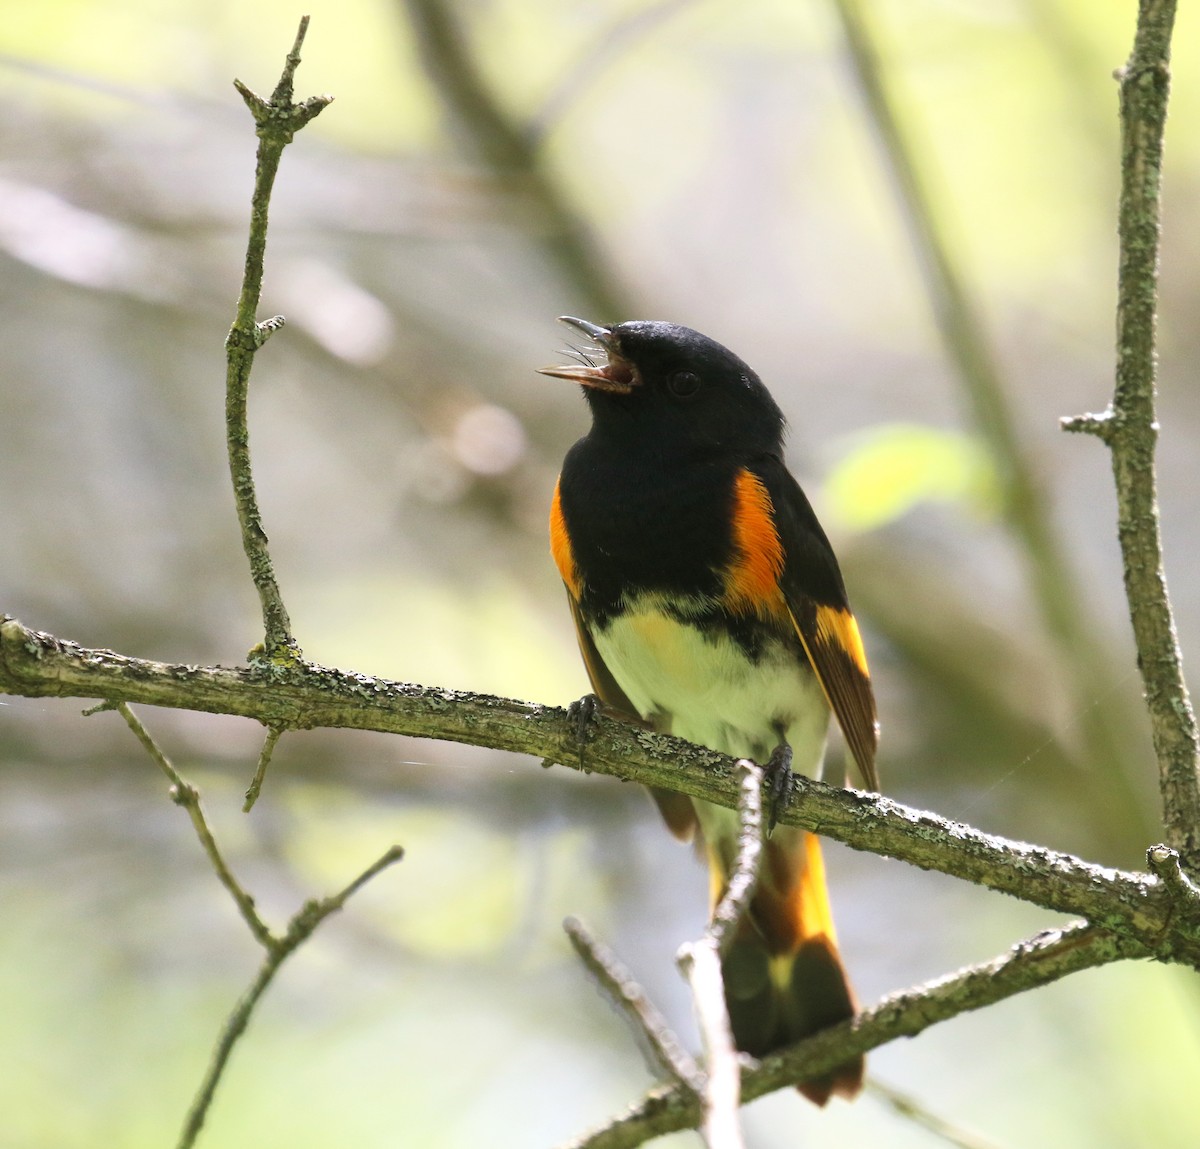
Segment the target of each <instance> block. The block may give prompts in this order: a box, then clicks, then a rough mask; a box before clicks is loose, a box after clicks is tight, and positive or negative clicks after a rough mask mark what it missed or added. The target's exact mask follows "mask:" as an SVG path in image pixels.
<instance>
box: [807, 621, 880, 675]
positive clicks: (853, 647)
mask: <svg viewBox="0 0 1200 1149" xmlns="http://www.w3.org/2000/svg"><path fill="white" fill-rule="evenodd" d="M817 638H818V639H819V640H820V641H822V642H827V643H830V644H831V645H833V646H837V647H840V648H841V649H842V650H844V651H845V652H846V654H848V655H849V656H850V660H851V661H852V662H853V663H854V665H855V666H857V667H858V669H859V671H860V672H861V673H862V674H863V675H864V676H865V677H868V678H869V677H870V675H871V672H870V671H869V670H868V669H867V652H866V651H865V650H864V649H863V640H862V635H861V634H860V633H859V630H858V622H857V620H856V619H855V617H854V615H852V614H851V613H850V612H849V611H848V610H846V609H845V608H843V607H840V606H819V607H817Z"/></svg>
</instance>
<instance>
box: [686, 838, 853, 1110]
mask: <svg viewBox="0 0 1200 1149" xmlns="http://www.w3.org/2000/svg"><path fill="white" fill-rule="evenodd" d="M708 854H709V864H710V866H711V871H712V880H713V896H714V905H715V904H716V899H717V898H719V897H720V895H721V894H722V893H723V892H724V888H725V883H726V881H727V876H728V873H727V865H728V861H729V859H728V858H727V856H726V855H727V851H725V850H722V849H720V848H719V847H718V848H716V849H714V848H713V844H711V843H710V844H709V847H708ZM723 973H724V979H725V998H726V1002H727V1004H728V1007H729V1020H730V1023H731V1025H732V1027H733V1038H734V1042H735V1043H736V1045H737V1047H738V1048H739V1049H741V1050H744V1051H745V1052H746V1053H749V1054H751V1055H752V1056H754V1057H762V1056H764V1055H765V1054H767V1053H771V1052H773V1051H774V1050H777V1049H781V1048H783V1047H784V1046H786V1045H790V1044H792V1043H793V1042H795V1041H799V1040H800V1039H801V1038H802V1037H807V1036H808V1035H809V1034H811V1033H815V1032H816V1031H817V1030H820V1029H825V1028H826V1027H827V1026H831V1025H836V1024H837V1023H838V1022H840V1021H845V1020H846V1019H848V1018H851V1017H853V1016H854V1014H855V1013H856V1012H857V1009H858V1003H857V1001H856V999H855V997H854V991H853V990H852V989H851V988H850V982H849V980H848V979H847V977H846V971H845V968H844V967H843V965H842V961H841V957H840V956H839V954H838V948H837V938H836V936H835V934H834V928H833V917H832V915H831V913H830V909H829V894H828V892H827V890H826V886H825V863H824V861H823V859H822V857H821V843H820V839H819V838H818V837H817V836H816V834H812V833H809V832H808V831H806V830H797V829H794V828H792V827H788V826H780V827H778V828H777V829H776V830H775V832H774V833H773V834H772V835H771V837H770V838H769V839H768V841H767V843H766V855H765V857H764V858H763V865H762V869H761V874H760V877H759V883H758V889H757V890H756V892H755V895H754V900H753V901H752V902H751V903H750V910H749V913H748V914H747V915H746V917H745V918H744V919H743V921H742V924H741V928H740V930H739V932H738V935H737V937H736V938H735V939H734V942H733V945H732V947H731V948H730V950H729V952H728V954H727V956H726V958H725V962H724V966H723ZM863 1073H864V1062H863V1058H862V1057H855V1058H853V1059H852V1060H850V1061H847V1062H846V1063H845V1064H844V1065H840V1066H838V1067H837V1068H836V1069H834V1070H833V1071H832V1072H830V1073H828V1074H826V1075H825V1076H824V1077H820V1078H817V1079H816V1080H813V1081H806V1082H804V1083H803V1084H801V1085H800V1087H799V1088H800V1091H801V1092H802V1093H803V1094H804V1095H805V1096H806V1097H808V1098H809V1099H810V1100H811V1101H814V1102H815V1103H816V1104H817V1105H824V1104H825V1103H826V1102H827V1101H828V1100H829V1098H830V1097H832V1096H833V1095H834V1094H835V1093H836V1094H837V1095H838V1096H840V1097H844V1098H846V1099H847V1100H849V1099H851V1098H853V1097H855V1096H856V1095H857V1094H858V1092H859V1090H861V1089H862V1083H863Z"/></svg>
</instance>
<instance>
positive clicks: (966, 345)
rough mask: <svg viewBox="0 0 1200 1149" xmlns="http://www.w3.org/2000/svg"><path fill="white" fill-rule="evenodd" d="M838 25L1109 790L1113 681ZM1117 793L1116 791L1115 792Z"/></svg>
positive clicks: (980, 354) (868, 79)
mask: <svg viewBox="0 0 1200 1149" xmlns="http://www.w3.org/2000/svg"><path fill="white" fill-rule="evenodd" d="M833 7H834V10H835V11H836V13H837V16H838V18H839V20H840V22H841V26H842V30H843V33H844V36H845V41H846V46H847V51H848V55H849V60H850V64H851V67H852V70H853V75H854V80H855V83H856V84H857V86H858V88H859V91H860V94H861V97H862V99H863V103H864V104H865V106H866V110H867V113H868V116H869V118H870V121H871V125H872V127H873V128H874V130H875V132H876V134H877V136H878V138H879V143H880V145H881V148H882V151H883V154H884V159H885V161H886V164H887V168H888V171H889V173H890V175H891V178H892V180H893V182H894V184H895V187H896V198H897V202H898V205H899V207H900V209H901V212H902V214H903V217H904V222H905V224H906V226H907V228H908V232H909V235H910V237H911V241H912V246H913V250H914V252H915V254H916V257H917V259H918V261H919V263H920V267H921V273H922V275H923V277H924V281H925V288H926V293H927V295H928V297H929V300H930V303H931V305H932V308H933V312H934V318H935V320H936V322H937V326H938V329H939V330H940V332H941V336H942V342H943V344H944V345H945V348H946V351H947V354H948V355H949V356H950V358H951V360H952V361H953V363H954V365H955V367H956V368H957V375H958V379H959V382H960V384H961V386H962V388H963V390H964V392H965V395H966V398H967V402H968V405H969V410H970V413H971V415H972V417H973V421H974V425H975V431H976V433H977V434H978V435H979V437H980V438H981V440H982V441H983V442H984V443H985V444H986V446H987V448H988V452H989V454H990V455H991V458H992V459H993V461H994V464H995V466H996V468H997V471H998V474H999V479H1000V487H1001V492H1002V497H1003V506H1004V513H1005V517H1006V519H1007V522H1008V526H1009V529H1010V530H1011V531H1012V533H1013V534H1014V535H1015V537H1016V538H1017V540H1018V541H1019V543H1020V544H1021V548H1022V550H1023V552H1024V557H1025V559H1026V562H1027V563H1028V569H1029V577H1030V581H1031V585H1032V588H1033V594H1034V598H1035V601H1036V602H1037V605H1038V609H1039V611H1040V613H1041V616H1042V619H1043V620H1044V623H1045V625H1046V628H1047V630H1048V632H1049V633H1050V635H1051V637H1052V638H1053V640H1054V642H1055V645H1056V646H1057V648H1058V651H1059V656H1060V659H1061V660H1062V664H1063V666H1064V668H1065V669H1067V671H1068V674H1069V676H1070V678H1071V680H1072V692H1073V696H1074V703H1075V708H1076V711H1077V712H1078V713H1080V714H1083V713H1085V712H1086V713H1088V715H1089V718H1088V722H1087V723H1086V724H1085V726H1084V731H1083V733H1084V737H1085V739H1086V747H1085V753H1086V757H1087V760H1088V762H1089V764H1090V765H1091V767H1092V768H1095V767H1096V766H1101V767H1102V768H1103V769H1104V770H1105V773H1106V775H1107V779H1106V782H1107V784H1108V785H1109V786H1110V787H1111V786H1114V785H1119V784H1120V782H1121V781H1122V780H1124V779H1125V778H1126V775H1125V774H1124V772H1123V760H1122V756H1121V753H1120V750H1121V746H1120V742H1121V739H1120V736H1119V734H1118V731H1119V729H1120V726H1121V721H1120V711H1119V710H1117V709H1115V708H1113V707H1111V706H1104V707H1095V705H1094V704H1095V702H1096V700H1097V699H1098V698H1102V697H1104V696H1106V695H1107V694H1108V693H1109V688H1110V686H1111V683H1112V677H1111V676H1110V675H1109V674H1107V673H1106V670H1105V668H1106V665H1107V662H1106V659H1105V657H1104V653H1103V651H1102V650H1101V648H1100V646H1099V645H1098V643H1097V642H1096V640H1095V637H1094V635H1093V628H1092V626H1091V623H1090V622H1089V620H1088V618H1087V615H1086V613H1085V612H1084V611H1083V610H1082V609H1081V607H1080V604H1081V603H1083V602H1085V601H1086V598H1085V597H1084V596H1083V595H1082V594H1081V593H1080V592H1079V588H1078V585H1077V582H1076V579H1075V577H1074V574H1073V572H1072V571H1071V568H1070V566H1069V564H1068V562H1067V560H1066V556H1065V555H1064V553H1063V549H1062V546H1061V545H1060V543H1059V541H1058V538H1057V536H1056V534H1055V531H1054V526H1053V523H1052V521H1051V518H1050V515H1049V513H1048V510H1047V502H1046V499H1045V496H1044V494H1043V492H1042V490H1041V489H1040V484H1039V482H1038V478H1037V474H1036V470H1035V468H1034V466H1033V464H1032V462H1031V460H1030V459H1029V458H1028V456H1027V454H1026V452H1025V450H1024V448H1023V446H1022V443H1021V436H1020V432H1019V429H1018V426H1017V421H1016V418H1015V415H1014V413H1013V409H1012V405H1011V404H1010V402H1009V399H1008V396H1007V394H1006V390H1005V386H1004V382H1003V380H1002V378H1001V375H1000V370H999V367H998V366H997V363H996V359H995V356H994V354H993V351H992V348H991V346H990V344H989V341H988V338H987V335H986V333H985V331H984V324H983V321H982V319H981V317H980V314H979V312H978V309H977V307H976V305H975V301H974V299H973V298H972V295H971V292H970V290H969V288H968V286H967V284H966V280H965V277H964V275H963V273H962V270H961V268H960V266H959V264H958V262H957V261H956V259H955V257H954V255H953V252H952V249H951V244H950V242H949V239H948V238H947V235H946V229H945V225H944V222H943V221H942V220H941V219H940V218H939V215H938V213H937V211H936V210H935V208H934V206H933V202H932V198H931V196H930V195H929V192H928V189H927V188H926V187H925V186H924V184H923V182H922V180H921V178H920V174H919V169H918V162H917V160H916V158H915V157H914V154H913V148H912V145H911V143H910V142H909V141H908V140H907V139H906V137H905V132H904V130H903V127H902V124H901V122H900V117H899V115H898V113H897V111H896V106H895V101H894V99H893V97H892V95H891V93H890V92H889V91H888V89H887V86H886V84H885V81H884V77H883V74H882V69H881V67H880V62H879V57H878V53H877V51H876V49H875V45H874V43H873V41H872V37H871V32H870V29H869V27H868V25H867V22H866V20H865V19H864V17H863V12H862V0H833ZM1122 789H1124V788H1122ZM1135 800H1136V799H1135V798H1134V797H1133V794H1132V791H1128V790H1126V791H1125V792H1120V791H1116V792H1113V793H1112V801H1113V803H1114V805H1116V806H1119V807H1121V808H1123V809H1125V810H1128V809H1131V808H1133V803H1134V802H1135Z"/></svg>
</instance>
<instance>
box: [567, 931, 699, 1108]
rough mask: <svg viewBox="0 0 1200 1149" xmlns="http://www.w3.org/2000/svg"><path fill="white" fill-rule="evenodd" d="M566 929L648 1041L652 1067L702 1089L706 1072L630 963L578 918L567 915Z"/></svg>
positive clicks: (590, 968) (610, 995)
mask: <svg viewBox="0 0 1200 1149" xmlns="http://www.w3.org/2000/svg"><path fill="white" fill-rule="evenodd" d="M563 929H565V930H566V931H567V937H569V938H570V939H571V944H572V946H574V947H575V952H576V953H577V954H578V955H579V957H580V958H581V959H582V961H583V964H584V965H585V966H586V967H587V969H588V971H589V972H590V973H591V974H592V976H593V977H594V978H595V979H596V980H597V981H598V982H599V983H600V986H601V987H602V988H603V990H604V992H605V994H606V996H607V997H608V999H609V1000H610V1001H612V1002H613V1003H614V1004H615V1005H616V1006H617V1008H618V1009H620V1011H621V1012H622V1013H623V1014H624V1015H625V1017H626V1018H628V1019H629V1021H630V1022H631V1023H632V1025H633V1027H634V1030H635V1032H636V1033H638V1034H639V1035H640V1037H641V1038H642V1040H643V1041H644V1042H645V1045H646V1049H647V1052H648V1053H649V1055H650V1059H651V1061H652V1062H653V1066H652V1068H653V1069H655V1070H657V1071H661V1072H662V1073H665V1074H666V1076H667V1077H669V1078H670V1079H671V1080H673V1081H678V1082H680V1083H681V1084H683V1085H686V1086H687V1087H688V1088H689V1089H691V1090H692V1091H693V1092H695V1093H699V1092H700V1090H701V1089H703V1088H704V1074H703V1073H702V1072H701V1071H700V1067H699V1066H698V1065H697V1064H696V1061H695V1059H694V1058H693V1057H692V1055H691V1054H690V1053H688V1052H687V1050H686V1049H684V1048H683V1046H682V1045H681V1044H680V1042H679V1038H678V1037H676V1036H675V1033H674V1031H673V1030H672V1029H671V1026H670V1024H669V1023H668V1021H667V1019H666V1018H665V1017H664V1016H663V1015H662V1013H661V1012H659V1010H658V1008H657V1007H656V1006H655V1004H654V1003H653V1002H652V1001H651V1000H650V999H649V998H648V997H647V996H646V991H645V990H644V989H643V988H642V987H641V986H640V985H639V984H638V982H637V980H636V979H635V978H634V976H633V973H632V972H631V971H630V969H629V967H628V966H626V965H625V964H624V962H622V961H621V959H620V958H618V957H617V955H616V954H615V953H613V951H612V950H611V949H609V947H608V946H606V945H604V944H603V943H602V942H599V941H597V940H596V939H595V938H594V937H593V936H592V934H591V933H590V931H589V930H588V929H587V928H586V927H585V926H584V925H583V923H582V922H581V921H579V919H578V918H567V920H566V921H564V922H563Z"/></svg>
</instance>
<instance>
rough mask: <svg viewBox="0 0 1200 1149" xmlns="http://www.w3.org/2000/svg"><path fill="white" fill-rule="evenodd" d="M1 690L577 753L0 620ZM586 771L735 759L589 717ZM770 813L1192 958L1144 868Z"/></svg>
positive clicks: (490, 718) (346, 680)
mask: <svg viewBox="0 0 1200 1149" xmlns="http://www.w3.org/2000/svg"><path fill="white" fill-rule="evenodd" d="M0 691H5V692H8V693H11V694H18V695H23V696H26V697H40V698H46V697H60V698H61V697H74V698H107V699H112V700H114V701H124V702H140V703H147V704H150V705H154V706H170V707H176V708H181V709H186V710H198V711H204V712H208V713H215V714H233V715H241V716H243V717H247V718H254V719H256V720H258V721H259V722H262V723H263V724H264V725H266V726H272V725H281V726H286V727H288V728H289V729H297V730H301V729H314V728H317V727H329V728H338V729H354V730H376V731H381V732H384V733H391V734H406V735H410V736H413V737H417V738H437V739H442V740H447V741H453V742H462V743H465V744H467V745H471V746H488V747H491V748H493V749H496V750H511V751H516V752H518V753H522V754H531V755H534V756H535V757H537V758H539V759H551V760H553V761H556V762H561V763H563V764H565V765H567V766H571V765H572V764H574V763H576V762H577V761H578V746H579V744H578V723H577V722H576V721H575V720H574V719H572V718H571V717H570V716H569V715H568V713H567V711H566V710H565V709H564V708H561V707H555V706H541V705H538V704H536V703H530V702H521V701H518V700H516V699H511V698H496V697H493V696H490V695H484V694H474V693H471V692H468V691H457V690H449V689H444V688H440V687H422V686H414V685H412V684H409V683H400V682H390V681H388V680H386V679H381V678H373V677H370V676H368V675H362V674H352V673H348V672H345V671H339V670H328V669H324V668H322V667H318V666H315V665H313V664H311V663H304V664H299V665H297V666H296V667H295V668H293V669H289V670H284V669H280V668H272V669H271V670H270V671H268V670H265V669H263V668H261V667H254V666H250V667H240V668H231V667H222V666H181V665H171V664H165V663H158V662H151V661H148V660H145V659H137V658H129V657H127V656H125V655H120V654H114V653H113V652H112V651H106V650H93V649H87V648H84V647H80V646H78V645H76V644H75V643H71V642H66V641H63V640H61V639H56V638H54V637H53V636H51V635H48V634H43V633H39V632H37V631H33V630H30V629H28V628H27V627H24V626H22V625H21V624H20V623H19V622H17V621H16V620H15V619H13V618H9V617H7V616H4V615H0ZM587 755H588V756H587V767H588V769H589V770H590V771H594V772H596V773H600V774H610V775H612V776H614V777H617V778H623V779H625V780H627V781H632V782H641V783H644V784H646V785H649V786H661V787H664V788H666V789H671V790H676V791H678V792H679V793H683V794H688V795H689V796H690V797H693V798H701V799H703V800H704V801H707V802H715V803H716V804H717V805H720V806H726V807H728V808H730V809H733V808H736V806H737V785H736V781H735V778H736V770H737V764H736V762H735V760H734V759H732V758H729V757H727V756H726V755H724V754H718V753H717V752H715V751H713V750H706V749H704V748H703V747H699V746H693V745H692V744H691V743H688V742H683V741H681V740H680V739H678V738H672V737H670V736H669V735H665V734H655V733H653V732H651V731H648V730H644V729H640V728H636V727H633V726H630V725H627V724H626V723H623V722H619V721H616V720H614V719H612V718H609V717H607V716H605V715H603V714H599V715H596V716H595V717H593V718H592V719H591V724H590V731H589V737H588V744H587ZM794 781H795V793H794V795H793V797H792V799H791V801H790V802H789V803H788V805H787V808H786V809H785V810H783V811H782V812H781V814H780V818H779V821H780V822H781V823H783V824H785V825H791V826H802V827H804V828H805V829H809V830H814V831H816V832H817V833H820V834H824V835H825V836H826V837H829V838H834V839H835V840H837V841H839V842H844V843H846V844H847V845H849V846H852V847H854V848H855V849H859V850H867V851H870V852H871V853H875V854H882V855H884V856H887V857H892V858H897V859H899V860H900V861H904V862H908V863H910V864H912V865H915V866H920V867H921V868H922V869H930V870H938V871H940V872H942V873H946V874H951V875H954V876H956V877H959V878H963V879H965V880H967V881H971V882H976V883H978V884H979V885H983V886H987V887H988V888H989V889H993V890H998V891H1000V892H1002V893H1006V894H1011V895H1012V896H1013V897H1016V898H1020V899H1022V900H1024V901H1028V902H1032V903H1033V904H1035V905H1040V906H1044V907H1045V908H1047V909H1052V910H1057V911H1060V912H1063V913H1068V914H1075V915H1081V916H1083V917H1087V918H1089V919H1090V920H1092V921H1093V922H1095V923H1096V924H1097V925H1100V926H1103V927H1104V928H1105V929H1109V930H1112V931H1113V932H1116V933H1119V934H1122V935H1123V936H1125V937H1127V938H1130V939H1132V940H1134V941H1136V942H1139V943H1140V944H1142V945H1144V946H1146V947H1147V953H1150V952H1153V953H1154V954H1155V955H1157V956H1160V957H1162V958H1164V959H1166V960H1173V961H1184V962H1187V963H1189V964H1195V965H1198V966H1200V920H1197V918H1196V916H1195V915H1194V914H1193V913H1192V912H1191V911H1190V910H1188V909H1187V908H1186V907H1181V906H1180V905H1178V904H1177V901H1176V899H1175V897H1174V895H1173V893H1172V891H1171V890H1170V889H1169V888H1168V887H1167V886H1166V885H1164V884H1163V883H1162V882H1160V881H1158V880H1157V879H1156V878H1155V877H1153V876H1152V875H1150V874H1145V873H1134V872H1129V871H1124V870H1114V869H1109V868H1107V867H1104V866H1097V865H1093V864H1091V863H1089V862H1085V861H1083V860H1081V859H1079V858H1076V857H1073V856H1072V855H1070V854H1063V853H1059V852H1058V851H1055V850H1049V849H1046V848H1044V847H1041V846H1031V845H1029V844H1028V843H1025V842H1016V841H1012V840H1010V839H1006V838H1000V837H997V836H994V835H990V834H985V833H983V832H982V831H980V830H976V829H973V828H972V827H970V826H965V825H962V824H961V823H958V822H951V821H949V820H948V819H945V818H941V817H939V816H937V815H936V814H931V813H929V812H927V811H923V810H917V809H915V808H913V807H910V806H904V805H902V804H901V803H899V802H893V801H891V800H890V799H887V798H884V797H881V796H880V795H878V794H864V793H861V792H859V791H857V790H843V789H841V788H839V787H834V786H827V785H824V784H822V783H820V782H814V781H812V780H811V779H808V778H803V777H797V778H795V780H794Z"/></svg>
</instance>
